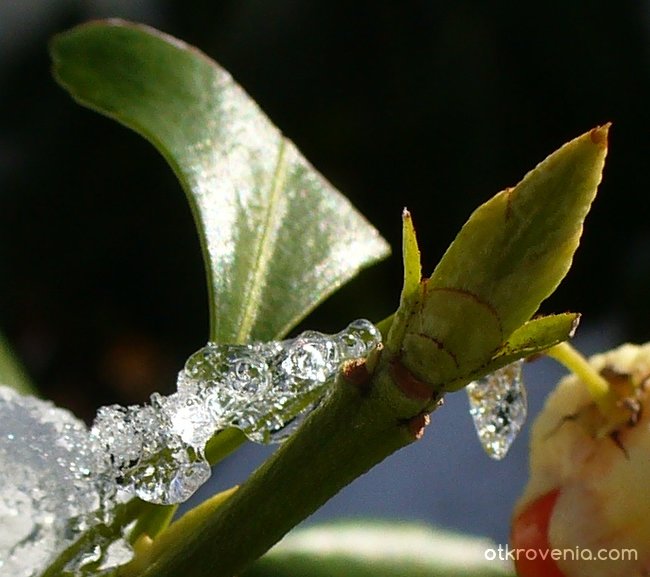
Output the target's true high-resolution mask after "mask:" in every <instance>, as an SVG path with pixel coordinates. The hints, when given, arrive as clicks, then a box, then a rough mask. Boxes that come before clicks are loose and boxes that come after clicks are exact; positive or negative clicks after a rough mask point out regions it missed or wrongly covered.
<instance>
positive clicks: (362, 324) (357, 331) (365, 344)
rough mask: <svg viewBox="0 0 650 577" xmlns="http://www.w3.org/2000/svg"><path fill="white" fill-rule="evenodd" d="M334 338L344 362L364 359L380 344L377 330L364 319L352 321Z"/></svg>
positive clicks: (379, 335)
mask: <svg viewBox="0 0 650 577" xmlns="http://www.w3.org/2000/svg"><path fill="white" fill-rule="evenodd" d="M334 338H335V340H336V342H337V344H338V346H339V350H340V351H341V355H342V357H343V358H345V359H346V360H352V359H358V358H361V357H366V356H368V354H370V352H371V351H372V350H373V349H375V348H376V347H377V345H379V343H381V333H380V332H379V329H378V328H377V327H376V326H375V325H373V324H372V323H371V322H370V321H368V320H366V319H357V320H355V321H352V322H351V323H350V324H349V325H348V326H347V327H346V328H345V329H344V330H342V331H341V332H340V333H338V334H337V335H334Z"/></svg>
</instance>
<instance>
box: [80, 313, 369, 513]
mask: <svg viewBox="0 0 650 577" xmlns="http://www.w3.org/2000/svg"><path fill="white" fill-rule="evenodd" d="M380 341H381V335H380V333H379V331H378V330H377V328H376V327H375V326H374V325H373V324H372V323H371V322H370V321H366V320H357V321H354V322H352V323H351V324H350V325H348V327H347V328H346V329H344V330H343V331H341V332H340V333H337V334H335V335H331V336H329V335H324V334H322V333H318V332H316V331H306V332H304V333H302V334H300V335H299V336H298V337H296V338H294V339H291V340H286V341H281V342H277V341H273V342H269V343H253V344H249V345H218V344H215V343H209V344H208V345H207V346H205V347H203V348H202V349H200V350H199V351H197V352H196V353H194V354H193V355H192V356H191V357H190V358H189V359H188V360H187V362H186V363H185V367H184V369H183V370H182V371H181V372H180V373H179V375H178V381H177V391H176V392H175V393H174V394H172V395H169V396H167V397H164V396H162V395H159V394H157V393H155V394H153V395H152V396H151V403H150V404H149V405H146V406H144V407H141V406H133V407H121V406H119V405H112V406H108V407H103V408H101V409H100V410H99V412H98V413H97V417H96V419H95V422H94V424H93V426H92V429H91V431H90V434H91V436H92V437H93V438H94V439H95V440H96V442H97V443H98V444H100V446H101V447H102V450H103V452H104V454H105V455H106V458H107V459H108V461H109V464H108V466H109V469H110V470H112V472H113V474H114V476H115V480H116V482H117V484H118V486H121V487H122V488H124V489H126V490H127V491H129V492H132V493H134V494H135V495H137V496H138V497H140V498H141V499H143V500H145V501H149V502H152V503H159V504H165V505H169V504H173V503H180V502H182V501H185V500H186V499H188V498H189V497H190V496H191V495H192V494H193V493H194V492H195V491H196V490H197V489H198V488H199V487H200V486H201V485H202V484H203V483H205V481H206V480H207V479H208V477H209V476H210V466H209V464H208V462H207V460H206V458H205V454H204V451H205V446H206V443H207V442H208V441H209V440H210V439H211V438H212V437H213V436H214V435H215V434H216V433H217V432H218V431H220V430H222V429H226V428H228V427H236V428H238V429H240V430H241V431H243V432H244V434H245V435H246V436H247V437H248V438H249V439H251V440H252V441H255V442H258V443H271V442H280V441H282V440H284V439H285V438H286V437H287V436H288V434H289V433H290V431H291V430H293V428H292V427H291V426H290V425H292V424H295V423H293V421H295V420H296V419H298V420H299V419H300V418H301V417H302V416H304V415H305V414H306V413H307V412H309V411H310V409H311V408H312V407H313V405H314V403H315V402H316V401H318V399H320V398H321V396H322V395H323V393H324V392H325V388H326V385H327V383H328V382H329V381H331V380H332V378H333V377H334V376H335V375H336V373H337V371H338V370H339V368H340V366H341V364H342V363H343V362H345V361H346V360H351V359H355V358H359V357H365V356H366V355H367V354H368V353H369V352H370V351H371V350H372V349H374V348H375V347H376V346H377V345H378V344H379V343H380ZM288 426H289V427H288Z"/></svg>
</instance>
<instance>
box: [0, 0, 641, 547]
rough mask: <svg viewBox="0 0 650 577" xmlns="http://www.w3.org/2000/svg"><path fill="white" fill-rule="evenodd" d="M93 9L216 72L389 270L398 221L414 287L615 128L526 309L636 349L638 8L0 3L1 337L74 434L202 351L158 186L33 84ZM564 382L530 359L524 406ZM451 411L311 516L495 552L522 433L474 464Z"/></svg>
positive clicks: (231, 463) (50, 92)
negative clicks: (582, 229)
mask: <svg viewBox="0 0 650 577" xmlns="http://www.w3.org/2000/svg"><path fill="white" fill-rule="evenodd" d="M100 17H122V18H127V19H131V20H137V21H140V22H144V23H147V24H150V25H152V26H155V27H158V28H160V29H162V30H164V31H165V32H168V33H170V34H173V35H175V36H177V37H180V38H182V39H184V40H186V41H187V42H189V43H191V44H194V45H196V46H198V47H200V48H201V49H202V50H203V51H205V52H206V53H207V54H209V55H210V56H212V57H213V58H214V59H216V60H217V61H218V62H220V63H221V64H222V65H223V66H225V67H226V68H227V69H228V70H229V71H230V72H231V73H232V75H233V76H234V77H235V79H236V80H237V81H238V82H239V83H240V84H242V85H243V87H244V88H245V89H246V90H247V91H248V92H249V94H251V96H252V97H253V98H254V99H255V100H256V101H257V102H258V103H259V104H260V106H261V107H262V108H263V109H264V110H265V111H266V113H267V114H268V115H269V116H270V117H271V119H272V120H273V121H274V122H275V124H277V125H278V126H279V127H280V129H281V130H282V131H283V132H284V133H285V134H286V135H287V136H288V137H289V138H291V139H292V140H294V142H296V144H297V145H298V147H299V148H300V149H301V150H302V151H303V153H304V154H305V156H306V157H307V158H308V159H309V160H310V161H311V163H312V164H314V165H315V166H316V167H317V168H318V169H319V170H320V171H321V172H322V173H323V174H324V175H325V176H326V177H327V178H328V179H329V180H330V181H331V182H333V183H334V184H335V185H336V186H337V187H338V188H339V189H340V190H342V191H343V192H344V193H345V194H346V195H348V196H349V197H350V198H351V199H352V201H353V203H354V204H355V205H356V206H357V207H358V208H359V209H360V210H361V211H362V212H363V213H364V214H366V215H367V217H368V218H369V220H370V221H371V222H373V223H374V224H375V225H376V226H377V228H379V230H380V231H381V232H382V234H383V235H384V236H385V237H386V238H387V239H388V240H389V242H390V243H391V245H392V246H393V247H394V248H395V250H396V252H397V254H399V238H400V234H401V231H400V213H401V209H402V207H404V206H407V207H408V208H409V209H410V210H411V212H412V214H413V216H414V220H415V223H416V227H417V230H418V235H419V239H420V242H421V246H422V248H423V257H424V265H425V272H429V273H430V272H431V271H432V270H433V267H434V266H435V264H436V262H437V261H438V259H439V258H440V256H441V255H442V253H443V252H444V250H445V248H446V247H447V245H448V244H449V243H450V241H451V240H452V239H453V237H454V235H455V233H456V232H457V231H458V229H459V228H460V226H461V225H462V224H463V222H464V221H465V220H466V218H467V217H468V216H469V214H470V212H471V211H472V210H473V209H474V208H475V207H476V206H477V205H478V204H480V203H481V202H483V201H485V200H487V199H488V198H489V197H490V196H492V195H493V194H494V193H495V192H497V191H499V190H501V189H503V188H505V187H507V186H511V185H514V184H515V183H517V182H518V181H519V180H520V179H521V177H522V176H523V175H524V174H525V173H526V172H527V171H528V170H530V169H531V168H533V167H534V166H535V165H536V164H537V163H538V162H539V161H541V160H542V159H543V158H544V157H545V156H546V155H547V154H549V153H550V152H552V151H553V150H555V149H556V148H558V147H559V146H560V145H561V144H563V143H564V142H565V141H567V140H569V139H571V138H573V137H575V136H577V135H579V134H581V133H583V132H585V131H587V130H589V129H590V128H592V127H593V126H595V125H598V124H603V123H605V122H608V121H611V122H613V128H612V131H611V140H610V153H609V157H608V161H607V166H606V171H605V178H604V182H603V184H602V186H601V188H600V194H599V197H598V199H597V201H596V204H595V205H594V208H593V210H592V213H591V214H590V216H589V218H588V221H587V225H586V234H585V236H584V238H583V241H582V245H581V247H580V249H579V251H578V254H577V256H576V258H575V263H574V266H573V268H572V270H571V272H570V273H569V276H568V277H567V279H566V280H565V281H564V282H563V284H562V285H561V287H560V288H559V289H558V291H557V292H556V293H555V294H554V296H553V297H552V298H551V299H549V300H548V301H547V302H546V303H544V305H543V307H542V312H562V311H565V310H577V311H580V312H582V313H583V315H584V316H583V325H582V328H581V330H580V332H579V336H578V340H577V345H578V347H579V348H581V349H582V350H583V351H584V352H586V353H590V352H593V351H595V350H598V349H604V348H607V347H610V346H612V345H613V344H615V343H619V342H622V341H627V340H630V341H638V342H642V341H645V340H648V339H650V327H649V326H648V323H647V322H646V319H648V318H649V315H650V301H649V300H648V299H647V298H646V295H648V294H650V224H649V223H648V222H647V221H648V207H649V206H650V201H649V200H648V191H649V190H650V187H649V186H648V185H649V180H650V174H649V172H648V170H647V166H648V159H649V158H650V138H648V134H649V129H650V109H649V105H648V103H649V102H650V2H648V1H647V0H640V1H638V2H620V3H614V2H608V1H605V0H571V1H570V2H557V3H553V2H551V3H549V2H544V3H541V2H528V3H495V2H487V1H478V0H474V1H469V0H458V1H456V2H443V1H439V0H421V1H403V2H384V1H376V2H337V1H328V2H324V1H319V0H314V1H311V2H299V1H295V0H276V1H274V2H265V1H262V0H228V1H223V0H222V1H219V0H210V1H207V0H182V1H180V0H138V1H137V2H133V1H131V0H84V1H82V0H76V1H73V0H0V279H1V282H0V327H1V329H2V330H3V331H4V332H5V334H6V335H7V337H8V338H9V340H10V342H11V343H12V344H13V346H14V347H15V349H16V351H17V353H18V356H19V357H20V358H21V359H22V361H23V362H24V363H25V365H26V367H27V369H28V371H29V374H30V375H31V376H32V378H33V379H34V381H35V382H36V383H37V384H38V386H39V388H40V390H41V391H42V392H43V394H44V395H45V396H47V397H50V398H52V399H54V400H55V401H56V402H57V403H58V404H60V405H63V406H66V407H69V408H71V409H72V410H73V411H74V412H75V413H76V414H78V415H79V416H81V417H83V418H84V419H86V420H87V421H91V420H92V417H93V415H94V413H95V410H96V408H97V407H98V406H99V405H101V404H107V403H113V402H119V403H122V404H127V403H137V402H143V401H144V400H145V399H146V398H148V396H149V394H150V393H151V392H152V391H154V390H163V391H170V390H172V388H173V386H174V381H175V374H176V372H177V371H178V369H179V368H180V367H181V366H182V364H183V362H184V360H185V358H186V357H187V356H188V355H189V354H190V353H191V352H192V351H194V350H196V349H197V348H199V347H201V346H202V345H203V344H204V343H205V340H206V335H207V303H206V293H205V287H204V274H203V269H202V263H201V257H200V251H199V244H198V239H197V237H196V234H195V231H194V228H193V224H192V220H191V215H190V211H189V208H188V207H187V205H186V202H185V200H184V197H183V194H182V192H181V190H180V187H179V186H178V185H177V183H176V182H175V179H174V177H173V175H172V173H171V171H170V170H169V169H168V167H167V166H166V165H165V163H164V161H163V160H162V158H161V157H159V155H158V154H157V153H156V152H155V150H154V149H153V148H151V147H150V145H149V144H147V143H146V142H144V141H143V140H142V139H141V138H140V137H138V136H136V135H135V134H133V133H131V132H129V131H127V130H125V129H124V128H123V127H121V126H119V125H117V124H116V123H114V122H112V121H109V120H107V119H105V118H103V117H100V116H99V115H96V114H95V113H92V112H89V111H88V110H85V109H82V108H81V107H79V106H77V105H76V104H74V103H73V102H72V100H71V99H70V98H69V97H68V96H67V94H66V93H64V91H63V90H61V89H60V88H59V87H58V86H57V85H56V84H55V82H54V81H53V80H52V78H51V75H50V72H49V60H48V54H47V42H48V39H49V38H50V37H51V36H52V34H55V33H56V32H59V31H63V30H65V29H66V28H68V27H70V26H72V25H74V24H77V23H80V22H83V21H86V20H88V19H91V18H100ZM400 280H401V270H400V259H399V257H398V256H394V257H392V258H391V259H389V260H388V261H386V262H384V263H382V264H380V265H378V266H376V267H374V268H373V269H370V270H368V271H366V272H364V273H363V274H362V275H360V277H359V278H358V279H356V280H355V281H354V282H353V283H351V284H350V285H349V286H348V287H346V288H345V289H344V290H343V291H341V292H340V293H339V294H337V295H336V296H335V297H333V298H332V299H330V300H329V301H328V302H327V303H325V304H324V305H323V306H322V307H321V308H320V309H319V310H318V311H316V312H315V313H314V314H313V315H311V316H310V317H309V318H308V319H306V320H305V322H304V323H303V325H302V327H301V328H305V327H309V328H313V329H318V330H322V331H337V330H339V329H340V328H341V327H342V326H344V325H345V324H346V323H347V322H348V321H349V320H350V319H352V318H356V317H360V316H364V317H367V318H370V319H372V320H380V319H381V318H383V317H385V316H386V315H388V314H390V313H391V312H392V311H393V310H394V309H395V307H396V303H397V299H398V295H399V289H400ZM561 373H562V371H561V370H560V369H558V368H557V367H554V366H553V365H552V364H551V363H550V362H547V361H540V362H539V363H536V364H533V365H531V366H530V367H527V378H528V380H529V391H530V393H531V412H532V413H535V412H536V411H537V410H539V407H540V406H541V403H542V402H543V398H544V396H545V394H546V393H547V392H548V390H549V388H550V386H551V384H552V383H553V381H554V380H555V379H556V378H557V377H558V375H560V374H561ZM466 411H467V406H466V400H465V398H464V396H463V395H462V394H460V395H451V396H450V397H449V398H448V403H447V405H446V406H445V407H444V408H443V409H442V410H440V411H438V413H436V415H435V418H434V420H433V424H432V426H431V427H430V430H429V431H428V434H427V436H426V438H425V441H424V442H423V443H418V444H416V445H414V446H413V447H410V448H409V449H407V450H405V451H403V452H401V453H399V454H398V455H395V456H394V457H392V458H391V459H389V460H388V461H386V462H385V463H384V464H382V465H381V466H380V467H378V468H376V469H375V470H373V471H372V472H371V473H370V474H368V475H366V476H365V477H364V478H363V479H361V480H359V481H357V482H356V483H354V484H353V485H352V486H351V487H350V488H348V489H346V490H345V491H344V492H343V493H342V494H341V495H339V497H337V498H336V499H334V500H333V501H332V502H331V503H329V504H328V505H327V506H326V507H325V508H324V509H323V510H322V511H321V512H319V513H318V514H317V515H316V517H315V519H321V520H322V519H326V518H332V517H338V516H341V515H345V516H392V517H398V518H417V519H421V520H426V521H427V522H430V523H435V524H439V525H442V526H445V527H449V528H453V529H462V530H466V531H470V532H473V533H477V534H486V535H489V536H491V537H493V538H494V539H497V540H499V541H500V542H502V543H503V542H505V540H506V538H507V531H508V519H509V515H510V511H511V507H512V503H513V502H514V500H515V499H516V496H517V494H518V492H519V491H520V490H521V487H522V486H523V483H524V482H525V478H526V435H524V438H523V439H521V440H519V441H518V442H517V444H516V445H515V447H514V449H513V451H512V453H511V455H509V456H508V458H507V459H506V460H505V461H504V462H502V463H493V462H490V461H489V460H488V459H487V457H485V456H484V455H483V454H482V452H481V449H480V447H479V446H478V442H477V441H476V440H475V439H474V438H473V430H472V424H471V422H470V419H469V416H468V415H467V414H466ZM268 451H269V450H268V449H266V448H257V447H252V446H250V447H246V448H245V449H244V450H242V451H240V452H239V453H238V454H237V455H236V456H234V457H233V458H231V459H229V460H228V461H226V462H225V463H224V464H223V466H221V467H220V468H219V469H217V470H216V471H215V474H214V480H215V483H216V484H217V485H218V486H219V487H220V486H223V487H225V486H228V485H229V484H232V483H234V482H240V481H241V480H242V479H243V478H244V477H245V474H246V472H247V471H249V470H250V469H251V468H252V467H253V466H254V465H255V463H257V462H259V460H260V459H262V458H263V457H264V456H265V455H266V454H268ZM215 490H216V487H215V486H211V487H209V488H206V491H207V492H214V491H215ZM204 496H205V493H204Z"/></svg>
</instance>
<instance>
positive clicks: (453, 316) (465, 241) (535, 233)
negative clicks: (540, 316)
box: [402, 126, 609, 386]
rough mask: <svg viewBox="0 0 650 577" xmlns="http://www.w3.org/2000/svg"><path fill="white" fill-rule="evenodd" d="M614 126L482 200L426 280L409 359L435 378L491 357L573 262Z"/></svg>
mask: <svg viewBox="0 0 650 577" xmlns="http://www.w3.org/2000/svg"><path fill="white" fill-rule="evenodd" d="M608 128H609V126H604V127H598V128H594V129H593V130H592V131H590V132H588V133H587V134H584V135H582V136H580V137H578V138H576V139H575V140H572V141H571V142H569V143H568V144H565V145H564V146H563V147H562V148H560V149H559V150H558V151H556V152H554V153H553V154H551V155H550V156H549V157H548V158H547V159H546V160H544V161H543V162H542V163H541V164H539V165H538V166H537V167H536V168H535V169H533V170H532V171H531V172H529V173H528V174H527V175H526V176H525V177H524V179H523V180H522V181H521V182H520V183H519V184H518V185H517V186H516V187H515V188H510V189H506V190H504V191H503V192H500V193H499V194H497V195H496V196H495V197H493V198H492V199H490V200H489V201H488V202H486V203H485V204H483V205H482V206H480V207H479V208H478V209H476V211H474V213H473V214H472V215H471V217H470V218H469V220H468V221H467V223H465V225H464V226H463V228H462V229H461V231H460V232H459V234H458V236H457V237H456V239H455V240H454V242H453V243H452V244H451V245H450V247H449V248H448V249H447V252H446V253H445V255H444V256H443V258H442V260H441V261H440V263H439V264H438V266H437V267H436V269H435V271H434V273H433V275H432V276H431V278H430V279H429V280H428V281H427V282H426V283H424V284H423V285H422V289H421V294H420V295H419V299H418V302H417V303H416V304H415V306H414V307H413V314H411V315H410V319H411V320H410V321H409V324H408V326H407V328H406V335H405V338H404V341H403V344H402V348H403V355H402V362H403V364H404V366H406V367H407V368H408V369H409V370H411V371H412V372H413V373H414V374H415V375H416V376H417V377H419V378H420V379H422V380H424V381H425V382H429V383H431V384H432V385H434V386H435V385H442V384H444V385H446V384H448V383H450V382H453V381H458V380H459V378H462V377H463V376H465V375H467V374H468V373H470V372H473V371H475V370H476V369H477V368H478V367H481V366H484V365H486V364H487V362H488V361H489V359H490V358H491V357H492V356H493V355H494V354H495V353H496V352H497V351H498V349H499V348H500V347H501V346H502V345H503V344H504V343H505V341H506V340H507V339H508V337H509V336H510V335H511V334H512V333H513V331H515V330H517V329H518V328H519V327H520V326H521V325H523V324H524V323H525V322H526V321H527V320H528V319H530V317H531V316H532V315H533V314H534V313H535V312H536V311H537V309H538V307H539V305H540V303H541V302H542V301H543V300H544V299H546V297H548V296H549V295H550V294H551V293H552V292H553V291H554V290H555V288H556V287H557V285H558V284H559V283H560V281H561V280H562V278H564V275H565V274H566V273H567V271H568V270H569V267H570V266H571V262H572V259H573V253H574V252H575V250H576V248H577V247H578V243H579V240H580V235H581V233H582V224H583V221H584V219H585V216H586V215H587V212H588V211H589V208H590V206H591V202H592V200H593V199H594V196H595V195H596V189H597V187H598V184H599V183H600V179H601V173H602V169H603V165H604V162H605V155H606V153H607V132H608Z"/></svg>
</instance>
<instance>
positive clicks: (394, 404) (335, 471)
mask: <svg viewBox="0 0 650 577" xmlns="http://www.w3.org/2000/svg"><path fill="white" fill-rule="evenodd" d="M395 389H396V384H395V383H394V382H393V379H392V377H391V376H390V366H389V363H388V362H387V361H385V360H384V359H382V360H381V361H380V363H379V366H378V368H377V371H376V372H375V373H374V376H373V378H372V379H371V380H370V381H369V382H367V383H366V385H365V386H359V385H356V384H351V383H350V382H349V381H347V380H346V378H345V377H341V378H339V380H338V382H337V384H336V386H335V388H334V390H333V391H332V394H331V395H330V396H329V397H328V398H327V399H326V400H325V401H324V402H323V404H322V405H321V406H320V407H319V408H318V409H317V410H316V411H315V412H314V413H313V414H312V415H311V417H310V418H309V419H307V421H306V422H305V423H304V424H303V426H302V428H301V431H300V434H299V435H294V436H292V437H291V438H290V439H289V440H288V441H287V442H286V443H285V444H284V445H283V446H282V447H281V448H280V449H279V450H278V451H277V452H276V453H275V454H274V455H273V456H272V457H271V458H270V459H269V460H268V461H267V462H266V463H265V464H264V465H262V467H261V468H260V469H258V470H257V471H256V473H254V474H253V476H252V477H251V478H250V479H249V480H248V481H247V482H246V483H245V484H244V485H242V487H241V488H240V489H239V490H238V491H236V492H235V493H234V494H233V495H232V496H231V497H230V498H229V499H227V500H226V501H225V503H224V504H223V505H222V506H221V507H220V508H219V509H217V510H216V511H215V512H214V514H213V515H211V516H209V517H207V518H206V517H202V518H200V519H197V522H196V524H195V525H194V526H193V527H191V530H188V527H187V526H184V527H183V530H182V531H180V530H179V531H178V535H176V537H177V538H176V539H165V542H166V543H167V544H168V546H166V547H165V548H163V549H162V550H160V551H157V552H156V554H155V555H153V556H152V557H153V562H152V564H151V565H150V566H149V568H148V570H146V571H145V572H144V573H142V575H143V576H146V577H172V576H176V575H192V576H195V577H208V576H209V577H232V575H235V574H237V573H238V572H239V571H240V570H241V569H242V568H244V567H245V566H246V565H248V564H249V563H250V562H252V561H253V560H254V559H256V558H258V557H259V556H260V555H262V554H263V553H264V552H265V551H267V550H268V549H269V548H270V547H271V546H272V545H274V544H275V543H276V542H277V541H279V540H280V539H281V538H282V536H283V535H284V534H285V533H287V532H288V531H289V530H290V529H291V528H292V527H294V526H295V525H296V524H298V523H299V522H300V521H302V520H303V519H305V518H306V517H307V516H309V515H310V514H311V513H313V512H314V511H315V510H316V509H318V508H319V507H320V506H321V505H322V504H323V503H325V502H326V501H327V500H328V499H329V498H331V497H332V496H333V495H335V494H336V493H338V491H340V490H341V489H342V488H343V487H345V486H346V485H347V484H348V483H350V482H351V481H352V480H353V479H355V478H356V477H358V476H359V475H361V474H363V473H364V472H366V471H367V470H368V469H370V468H371V467H372V466H374V465H375V464H377V463H379V462H380V461H382V460H383V459H384V458H386V457H387V456H388V455H390V454H391V453H393V452H394V451H396V450H397V449H399V448H401V447H403V446H405V445H407V444H409V443H411V442H412V441H414V440H416V439H417V438H419V436H420V434H421V431H420V429H421V427H422V424H423V419H421V418H420V417H419V415H420V413H421V412H422V411H423V410H424V409H425V407H426V406H427V405H428V404H429V403H428V402H427V401H424V400H420V401H414V400H412V399H409V398H408V397H406V396H405V395H404V394H403V393H401V392H400V393H399V394H397V395H395V394H394V393H391V392H390V391H391V390H393V391H394V390H395ZM429 400H430V399H429ZM409 417H412V419H409ZM168 531H169V532H170V533H173V532H174V531H175V526H174V525H171V526H170V528H169V529H168ZM166 533H167V532H166ZM170 536H171V535H170ZM154 546H155V544H154Z"/></svg>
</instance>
